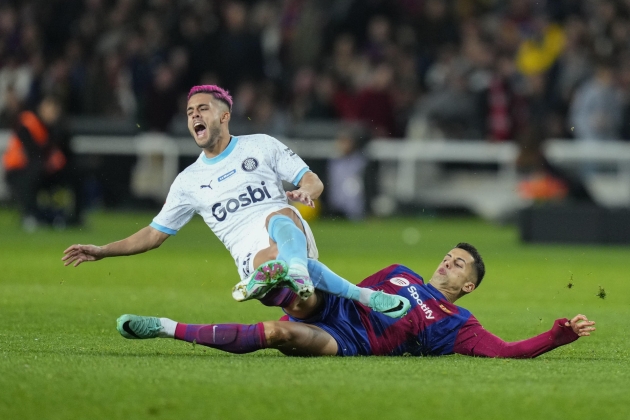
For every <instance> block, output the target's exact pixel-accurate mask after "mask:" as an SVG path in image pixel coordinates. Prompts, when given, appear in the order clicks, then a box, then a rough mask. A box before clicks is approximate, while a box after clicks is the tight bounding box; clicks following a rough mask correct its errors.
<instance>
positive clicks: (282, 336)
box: [263, 321, 294, 346]
mask: <svg viewBox="0 0 630 420" xmlns="http://www.w3.org/2000/svg"><path fill="white" fill-rule="evenodd" d="M285 324H287V323H286V322H279V321H268V322H263V325H264V327H265V339H266V340H267V344H269V345H274V346H277V345H282V344H286V343H289V342H291V340H293V338H294V334H293V333H292V331H291V329H290V328H289V327H288V326H287V325H285Z"/></svg>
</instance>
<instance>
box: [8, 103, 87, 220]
mask: <svg viewBox="0 0 630 420" xmlns="http://www.w3.org/2000/svg"><path fill="white" fill-rule="evenodd" d="M61 113H62V105H61V102H60V100H59V99H58V98H56V97H54V96H46V97H44V98H43V99H42V101H41V102H40V104H39V105H38V107H37V110H36V112H31V111H23V112H21V113H20V114H19V116H18V123H17V124H16V127H15V130H14V131H13V133H12V135H11V137H10V139H9V145H8V147H7V149H6V151H5V153H4V155H3V156H2V164H3V166H4V170H5V171H6V180H7V183H8V184H9V188H10V190H11V195H12V197H13V200H14V201H15V202H16V203H17V204H18V206H19V208H20V212H21V215H22V224H23V227H24V229H25V230H27V231H32V230H34V229H35V228H36V227H37V225H38V224H39V223H42V222H43V223H55V224H56V225H58V226H59V225H63V226H65V224H66V223H78V222H80V220H81V214H80V197H79V194H78V193H79V189H78V188H76V185H77V177H76V176H69V177H64V175H67V173H68V172H67V171H68V168H67V163H68V159H67V153H68V147H67V137H66V136H65V133H64V131H63V128H62V126H61V125H60V121H61ZM64 151H65V152H66V153H64ZM64 171H66V172H65V173H64ZM64 178H65V179H64ZM57 183H66V184H70V185H69V186H70V187H71V190H72V191H73V197H71V198H70V199H69V200H68V201H69V202H67V203H58V204H61V205H65V206H66V207H67V208H66V209H65V211H62V212H61V213H58V212H56V211H53V212H51V211H50V209H45V208H42V207H41V206H40V205H39V204H38V199H37V198H38V192H39V190H40V189H41V188H45V187H51V186H52V185H53V184H57Z"/></svg>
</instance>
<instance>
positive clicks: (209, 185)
mask: <svg viewBox="0 0 630 420" xmlns="http://www.w3.org/2000/svg"><path fill="white" fill-rule="evenodd" d="M204 188H210V189H212V180H210V182H209V183H208V185H202V186H201V189H202V190H203V189H204Z"/></svg>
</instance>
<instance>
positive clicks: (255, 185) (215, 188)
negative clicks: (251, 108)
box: [151, 134, 310, 277]
mask: <svg viewBox="0 0 630 420" xmlns="http://www.w3.org/2000/svg"><path fill="white" fill-rule="evenodd" d="M308 170H309V168H308V166H307V165H306V163H304V161H303V160H302V159H301V158H300V157H299V156H298V155H296V154H295V153H293V152H292V151H291V149H289V148H288V147H286V146H285V145H284V144H282V143H281V142H279V141H278V140H276V139H275V138H273V137H270V136H267V135H264V134H254V135H249V136H239V137H232V140H231V141H230V144H229V145H228V147H227V148H226V149H225V150H224V151H223V152H221V154H219V155H218V156H216V157H214V158H211V159H209V158H207V157H206V156H205V155H204V153H203V152H202V153H201V155H200V156H199V158H198V159H197V160H196V161H195V163H193V164H192V165H190V166H189V167H187V168H186V169H184V170H183V171H182V172H181V173H180V174H179V175H178V176H177V178H176V179H175V181H173V184H172V185H171V189H170V191H169V193H168V197H167V198H166V202H165V203H164V207H163V208H162V210H161V211H160V213H159V214H158V215H157V216H156V217H155V218H154V219H153V222H152V223H151V226H152V227H153V228H155V229H157V230H159V231H161V232H164V233H167V234H169V235H174V234H176V233H177V231H178V230H179V229H181V228H182V227H183V226H184V225H185V224H186V223H188V221H189V220H190V219H191V218H192V216H193V215H194V214H195V213H198V214H200V215H201V217H203V219H204V221H205V222H206V224H207V225H208V227H210V229H211V230H212V232H214V234H215V235H216V236H217V237H218V238H219V239H220V240H221V242H223V244H224V245H225V246H226V248H227V249H228V250H229V251H230V254H232V257H233V258H234V260H235V262H236V265H237V267H238V268H239V273H240V274H241V277H244V276H245V275H247V274H249V272H250V271H251V263H253V255H252V252H251V251H252V245H251V243H252V240H253V239H254V237H260V236H261V235H260V233H259V232H260V231H261V226H262V229H263V232H262V233H263V234H265V232H264V224H265V218H266V216H267V215H268V214H269V213H271V212H274V211H277V210H280V209H282V208H286V207H290V206H289V204H288V200H287V197H286V194H285V191H284V188H283V187H282V181H287V182H291V183H293V184H294V185H297V184H298V183H299V182H300V180H301V179H302V176H303V175H304V174H305V173H306V172H307V171H308ZM298 214H299V213H298ZM309 230H310V229H309ZM263 239H265V238H263ZM266 240H267V242H266V246H263V248H265V247H267V246H269V243H268V236H267V237H266ZM259 242H260V241H259ZM260 246H262V245H260ZM260 246H259V248H260ZM260 249H262V248H260ZM245 258H247V260H248V261H247V262H245V261H244V259H245ZM250 259H251V260H252V261H251V262H250V261H249V260H250ZM239 260H241V261H239ZM241 265H243V266H247V268H246V269H245V268H243V269H242V270H241V268H242V267H241Z"/></svg>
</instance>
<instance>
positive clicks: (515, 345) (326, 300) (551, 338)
mask: <svg viewBox="0 0 630 420" xmlns="http://www.w3.org/2000/svg"><path fill="white" fill-rule="evenodd" d="M309 273H310V276H311V279H312V280H313V282H314V284H315V287H316V288H317V284H318V283H319V282H324V283H326V282H335V281H336V280H337V279H335V278H334V276H337V275H336V274H334V273H333V272H332V271H330V270H328V268H326V266H324V265H323V264H321V263H320V262H317V261H309ZM484 274H485V266H484V263H483V260H482V258H481V256H480V255H479V252H478V251H477V250H476V249H475V247H473V246H472V245H470V244H467V243H460V244H458V245H457V246H456V247H455V248H453V249H452V250H450V251H449V252H448V253H447V254H446V256H445V257H444V259H443V260H442V262H441V263H440V265H439V266H438V268H437V270H436V271H435V273H434V274H433V276H432V277H431V279H430V281H429V282H428V283H425V282H424V280H423V279H422V277H421V276H419V275H418V274H416V273H414V272H413V271H412V270H410V269H409V268H407V267H404V266H402V265H392V266H389V267H387V268H384V269H383V270H381V271H379V272H377V273H375V274H373V275H371V276H370V277H368V278H366V279H365V280H363V281H362V282H361V283H360V284H359V286H361V287H367V288H370V289H373V290H382V291H384V292H387V293H391V294H397V295H399V296H404V297H406V298H407V299H409V300H410V301H411V303H412V306H411V309H410V310H409V312H408V313H407V315H406V316H405V317H403V318H401V319H392V318H390V317H387V316H385V315H383V314H381V313H378V312H375V311H373V310H371V309H369V308H368V307H366V306H364V305H362V304H360V303H357V302H354V301H352V300H349V299H345V298H342V297H339V296H335V295H334V294H325V293H321V292H317V293H315V294H314V295H312V296H311V297H310V298H308V299H307V300H300V299H299V298H297V295H296V294H295V293H294V292H292V291H291V290H290V289H288V288H275V289H272V290H271V291H269V292H268V293H267V294H266V295H265V296H264V297H263V298H261V301H262V302H263V303H264V304H266V305H270V306H271V305H275V306H280V307H282V308H283V309H284V311H285V312H286V313H287V315H286V316H285V317H283V319H282V320H280V321H269V322H261V323H258V324H252V325H243V324H206V325H199V324H183V323H177V322H175V321H173V320H170V319H167V318H154V317H142V316H136V315H123V316H121V317H120V318H119V319H118V325H117V327H118V331H119V332H120V333H121V334H122V335H123V336H124V337H126V338H154V337H170V338H175V339H179V340H183V341H188V342H196V343H197V344H201V345H205V346H208V347H213V348H217V349H220V350H224V351H227V352H231V353H249V352H252V351H256V350H259V349H264V348H275V349H278V350H280V351H281V352H282V353H284V354H287V355H308V356H323V355H338V356H357V355H361V356H368V355H380V356H399V355H414V356H429V355H431V356H440V355H448V354H453V353H457V354H463V355H469V356H485V357H508V358H532V357H536V356H539V355H541V354H543V353H546V352H548V351H550V350H553V349H555V348H556V347H559V346H562V345H565V344H569V343H571V342H573V341H575V340H577V339H578V338H579V337H581V336H588V335H590V333H591V332H592V331H594V330H595V327H594V325H595V322H593V321H589V320H588V319H587V318H586V317H585V316H584V315H577V316H575V317H574V318H572V319H571V320H568V319H566V318H562V319H558V320H556V321H555V322H554V324H553V327H552V328H551V329H550V330H549V331H547V332H544V333H542V334H540V335H538V336H536V337H532V338H529V339H527V340H523V341H518V342H505V341H503V340H502V339H500V338H499V337H497V336H495V335H493V334H491V333H490V332H488V331H486V330H485V329H484V328H483V327H482V326H481V324H480V323H479V321H477V319H476V318H475V317H474V316H473V315H472V314H471V313H470V312H469V311H468V310H466V309H464V308H462V307H460V306H457V305H455V301H457V300H458V299H459V298H460V297H462V296H465V295H467V294H468V293H471V292H472V291H474V290H475V289H476V288H477V287H479V285H480V284H481V281H482V280H483V277H484ZM340 295H341V293H340Z"/></svg>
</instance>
